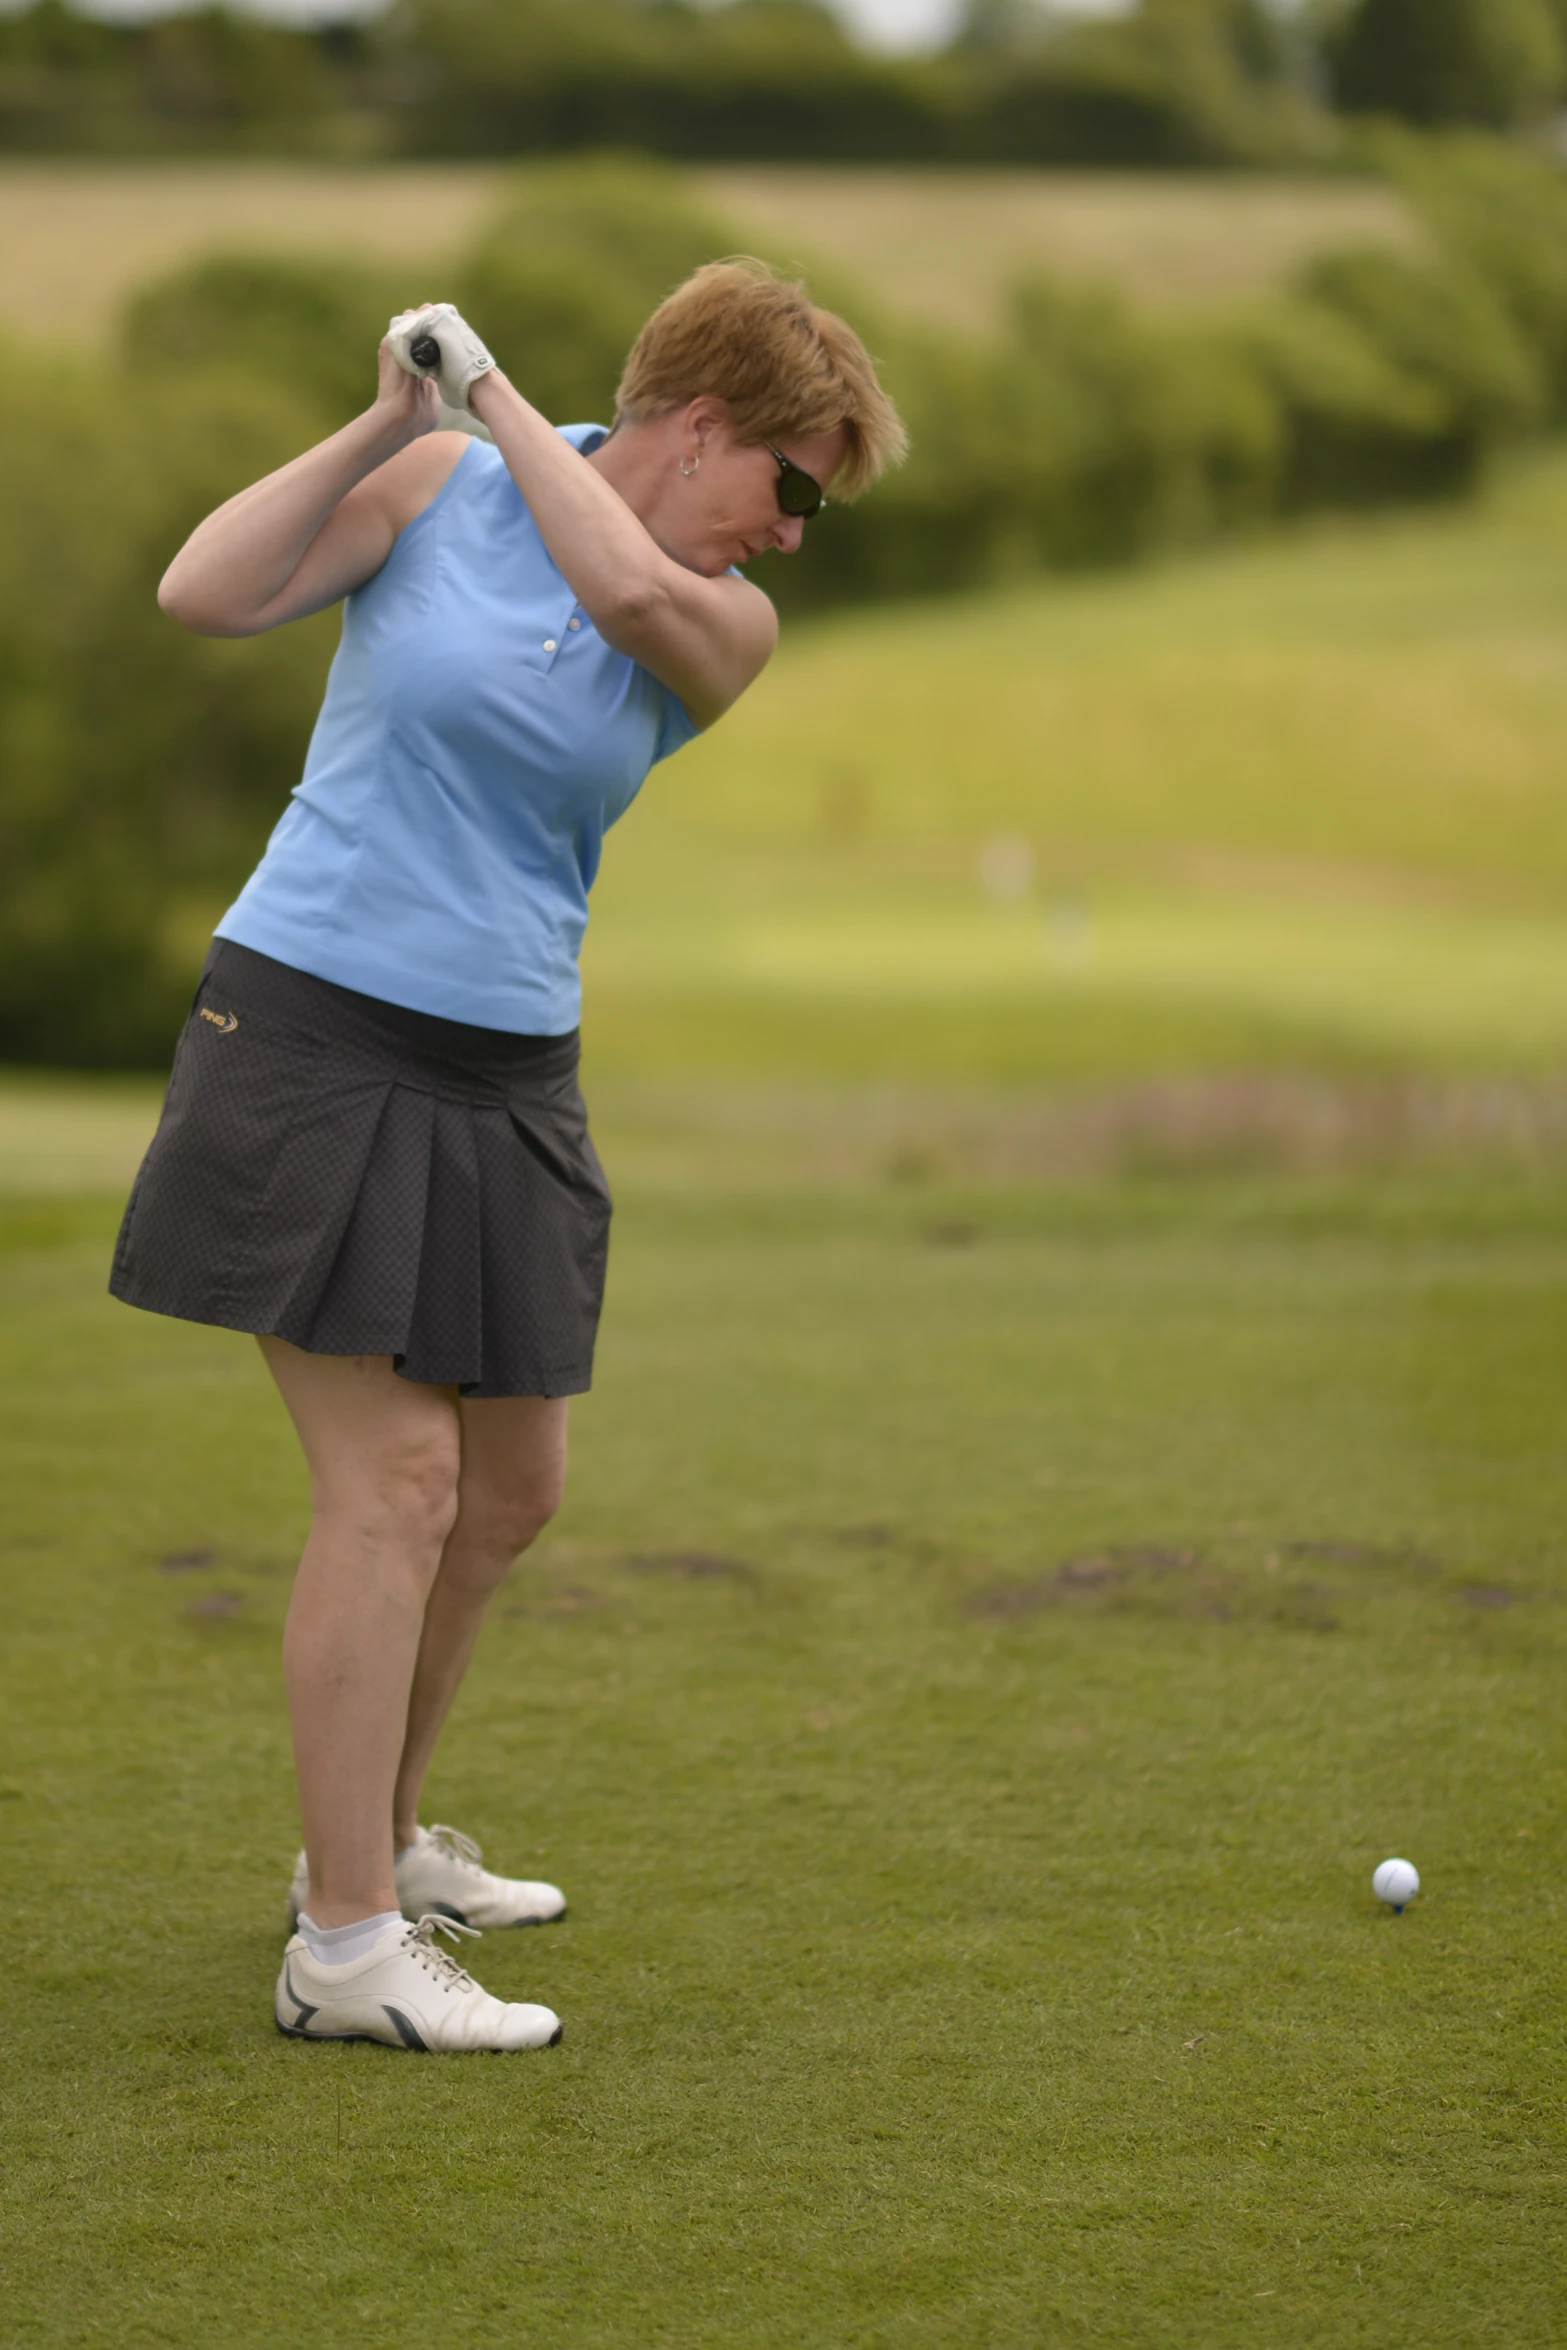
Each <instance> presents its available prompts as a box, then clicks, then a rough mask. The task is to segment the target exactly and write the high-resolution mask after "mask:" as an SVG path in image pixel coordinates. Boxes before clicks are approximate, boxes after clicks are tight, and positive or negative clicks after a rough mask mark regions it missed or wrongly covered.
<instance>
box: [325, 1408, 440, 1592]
mask: <svg viewBox="0 0 1567 2350" xmlns="http://www.w3.org/2000/svg"><path fill="white" fill-rule="evenodd" d="M460 1475H461V1452H460V1447H459V1444H458V1440H457V1433H456V1430H455V1428H454V1427H444V1426H442V1425H440V1424H439V1423H435V1424H432V1425H431V1426H430V1427H429V1428H427V1429H421V1430H419V1431H417V1432H416V1433H414V1434H412V1435H410V1434H408V1433H407V1432H406V1431H404V1432H402V1433H401V1434H400V1435H399V1437H398V1438H397V1439H396V1440H393V1441H388V1442H387V1443H385V1444H382V1445H378V1446H376V1447H374V1448H373V1449H371V1450H368V1451H360V1452H356V1454H355V1455H354V1456H353V1457H352V1458H351V1459H348V1460H342V1461H338V1462H335V1463H333V1464H332V1465H331V1467H330V1468H329V1469H328V1470H327V1471H326V1472H325V1473H324V1474H323V1475H322V1476H321V1477H320V1478H318V1480H317V1501H316V1510H317V1515H318V1516H319V1517H327V1518H333V1519H337V1520H339V1521H341V1520H342V1519H344V1518H349V1519H351V1520H352V1521H353V1523H354V1524H355V1525H356V1526H357V1527H358V1528H359V1529H360V1530H361V1531H362V1532H364V1533H366V1534H368V1535H369V1536H370V1537H371V1539H372V1540H374V1541H375V1542H376V1543H377V1544H380V1545H385V1546H388V1547H392V1548H397V1549H404V1550H407V1551H409V1552H411V1553H412V1554H414V1555H415V1556H417V1557H419V1558H421V1559H424V1560H426V1561H428V1562H429V1564H430V1565H431V1567H432V1568H433V1566H434V1565H435V1564H436V1563H438V1562H439V1559H440V1555H441V1552H442V1549H443V1548H444V1547H445V1544H446V1541H447V1538H448V1536H449V1535H450V1533H451V1531H452V1528H453V1526H454V1525H455V1524H456V1522H457V1512H458V1491H459V1480H460Z"/></svg>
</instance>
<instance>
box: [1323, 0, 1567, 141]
mask: <svg viewBox="0 0 1567 2350" xmlns="http://www.w3.org/2000/svg"><path fill="white" fill-rule="evenodd" d="M1330 56H1331V60H1332V73H1333V87H1334V91H1335V94H1336V96H1337V99H1338V101H1339V103H1340V104H1341V105H1342V106H1344V107H1346V108H1347V109H1348V110H1349V111H1350V112H1352V113H1360V114H1387V115H1395V116H1402V117H1403V118H1404V119H1405V120H1406V121H1409V122H1419V123H1444V122H1454V123H1458V122H1470V123H1490V124H1494V125H1496V126H1498V127H1504V126H1506V125H1509V124H1512V123H1516V122H1519V121H1522V120H1524V119H1525V118H1526V117H1528V116H1529V115H1530V114H1533V113H1537V112H1538V111H1539V110H1540V109H1541V107H1543V106H1544V105H1545V104H1547V103H1548V101H1549V100H1550V99H1552V98H1553V97H1556V96H1558V95H1559V94H1560V92H1561V90H1562V86H1563V81H1564V79H1567V47H1564V39H1563V31H1562V26H1561V23H1560V21H1559V19H1558V17H1557V15H1556V14H1555V12H1554V10H1553V7H1552V0H1356V5H1354V6H1353V7H1352V8H1350V9H1349V10H1348V12H1347V13H1346V14H1345V15H1344V16H1343V17H1342V19H1341V21H1340V22H1339V24H1338V26H1337V28H1336V30H1335V32H1334V34H1333V36H1332V39H1331V42H1330Z"/></svg>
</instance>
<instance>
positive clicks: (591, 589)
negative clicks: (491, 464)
mask: <svg viewBox="0 0 1567 2350" xmlns="http://www.w3.org/2000/svg"><path fill="white" fill-rule="evenodd" d="M468 404H469V406H470V407H471V408H472V410H473V412H474V414H475V415H476V416H477V417H478V418H479V419H480V421H481V422H482V423H483V424H484V425H485V427H486V428H487V430H488V431H489V433H490V435H491V437H492V439H493V440H494V442H495V445H496V447H497V448H498V449H499V450H500V453H501V455H502V457H503V458H504V459H505V461H506V466H507V470H508V471H509V472H510V474H511V476H512V479H513V480H514V481H515V482H516V484H517V487H518V488H519V490H521V492H522V495H523V497H524V498H525V499H526V501H527V504H528V510H529V512H530V513H531V514H532V516H533V519H534V521H535V522H536V523H537V525H538V528H539V534H540V536H541V537H542V539H543V541H544V544H545V545H546V547H548V549H549V551H550V553H551V555H552V556H553V557H554V559H555V562H556V564H557V565H558V566H559V568H560V570H561V572H562V573H563V574H564V576H565V578H566V581H567V583H568V585H569V586H570V588H571V590H572V593H573V594H574V595H575V596H576V598H577V600H578V602H579V603H580V604H581V606H582V609H583V610H584V612H586V613H587V615H588V618H589V619H590V620H591V621H592V623H593V625H594V627H595V628H596V629H597V630H598V632H599V634H600V636H602V637H603V638H604V640H605V641H606V643H608V644H611V645H613V646H614V647H615V648H616V650H617V651H618V652H622V653H629V654H630V655H631V657H632V659H633V660H635V661H640V662H641V664H642V666H643V667H644V668H645V669H649V670H651V671H652V673H653V675H654V676H655V677H656V678H658V679H659V680H660V681H661V683H663V684H664V685H667V686H668V687H670V688H671V690H672V691H673V692H674V693H676V694H678V695H679V697H680V699H681V701H682V702H683V703H684V704H685V706H686V708H687V710H689V711H690V713H691V716H692V717H693V719H694V720H695V721H696V723H697V725H698V726H710V725H711V724H712V723H713V720H714V719H715V718H719V717H721V716H722V715H723V713H724V711H725V710H727V709H728V708H729V706H730V704H731V703H732V702H735V701H738V699H739V697H740V696H741V694H743V693H744V692H745V689H746V687H747V686H748V685H750V684H751V683H752V681H753V679H754V678H756V677H757V676H758V675H759V673H760V672H761V670H762V669H763V668H765V666H766V664H767V661H768V659H769V657H770V655H771V653H772V651H773V648H774V646H775V644H776V643H777V641H778V622H777V617H776V615H775V613H774V611H773V607H772V605H771V604H770V603H769V601H768V599H767V597H766V596H764V595H763V594H762V592H761V590H760V588H757V587H753V586H752V585H751V584H750V582H749V581H748V580H743V579H736V578H734V577H732V576H731V575H730V574H728V573H727V572H726V573H725V574H724V575H723V576H722V577H720V578H718V579H707V578H704V577H703V575H702V574H701V573H700V572H696V571H690V570H688V569H687V568H686V566H685V565H684V564H683V563H677V562H675V561H674V559H673V558H672V557H671V556H669V555H666V554H665V553H664V551H663V549H662V548H661V547H660V546H659V545H658V543H657V541H656V540H655V539H654V538H653V537H652V536H651V535H650V534H649V532H648V531H647V530H646V529H645V528H644V526H643V524H642V523H641V522H640V521H639V520H638V518H637V516H636V515H635V514H633V512H632V511H631V508H630V507H629V506H628V505H627V503H626V501H625V499H624V498H623V497H621V495H620V493H619V491H618V490H616V489H614V488H613V487H612V486H611V484H610V483H609V482H607V481H605V480H604V479H603V477H602V475H600V474H599V473H597V472H596V471H595V470H594V468H593V467H592V466H591V465H584V463H583V462H582V459H581V457H580V456H579V455H578V454H577V452H576V451H575V450H574V449H573V448H572V446H571V444H570V443H569V442H568V441H565V440H563V439H562V438H561V436H560V434H559V433H558V432H557V431H556V429H555V427H554V425H552V424H551V423H550V422H549V420H548V419H547V418H546V417H544V416H541V415H540V413H539V411H538V410H537V409H536V408H533V407H531V406H530V405H529V403H528V402H527V401H526V400H525V399H524V398H523V397H522V395H521V393H520V392H518V391H517V389H516V387H515V386H514V385H513V384H511V383H509V382H508V381H507V379H506V377H505V376H504V375H502V374H501V372H500V370H499V369H498V368H497V369H495V370H493V371H492V372H491V373H490V374H488V375H481V376H480V377H479V379H478V381H477V382H476V383H474V384H473V385H472V386H471V387H470V389H469V393H468Z"/></svg>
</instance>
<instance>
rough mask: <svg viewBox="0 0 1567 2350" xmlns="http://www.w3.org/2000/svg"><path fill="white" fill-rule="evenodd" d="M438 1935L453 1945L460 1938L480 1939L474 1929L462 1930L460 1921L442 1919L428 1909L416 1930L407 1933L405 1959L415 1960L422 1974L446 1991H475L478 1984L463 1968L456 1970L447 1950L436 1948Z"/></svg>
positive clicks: (437, 1913) (409, 1930)
mask: <svg viewBox="0 0 1567 2350" xmlns="http://www.w3.org/2000/svg"><path fill="white" fill-rule="evenodd" d="M437 1934H449V1935H450V1936H451V1939H452V1940H453V1942H455V1941H456V1940H457V1938H458V1936H459V1935H460V1934H465V1935H466V1936H467V1937H468V1939H469V1941H471V1942H477V1941H479V1940H480V1939H481V1935H480V1931H479V1928H478V1927H477V1926H465V1925H464V1924H463V1923H462V1920H461V1919H460V1918H448V1917H443V1916H442V1915H441V1913H440V1911H439V1910H434V1909H427V1910H426V1911H425V1913H424V1915H423V1917H421V1918H420V1920H419V1922H418V1924H417V1925H416V1926H410V1927H409V1929H408V1955H409V1957H410V1958H416V1959H417V1960H418V1961H419V1964H420V1965H421V1966H422V1967H423V1968H424V1970H425V1973H426V1974H428V1975H433V1976H434V1977H435V1980H436V1981H437V1982H438V1983H439V1984H440V1985H441V1986H442V1988H443V1989H445V1990H447V1991H476V1990H477V1989H478V1987H479V1986H478V1984H477V1983H476V1982H475V1981H474V1979H473V1977H472V1975H470V1974H469V1972H468V1970H467V1968H466V1967H463V1966H459V1965H458V1963H457V1961H456V1959H455V1958H453V1956H452V1954H451V1952H450V1951H449V1950H440V1949H437V1947H436V1941H435V1937H436V1935H437Z"/></svg>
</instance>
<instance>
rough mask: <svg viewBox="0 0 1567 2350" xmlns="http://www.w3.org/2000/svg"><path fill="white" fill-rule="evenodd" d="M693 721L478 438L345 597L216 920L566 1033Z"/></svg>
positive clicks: (444, 1005) (377, 977)
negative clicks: (257, 840)
mask: <svg viewBox="0 0 1567 2350" xmlns="http://www.w3.org/2000/svg"><path fill="white" fill-rule="evenodd" d="M562 430H563V433H564V437H565V438H566V439H567V440H569V441H570V442H571V444H572V445H573V447H574V448H578V449H582V450H583V451H588V450H591V449H596V448H597V447H598V445H599V443H600V442H601V441H602V440H603V439H604V438H605V430H604V427H603V426H602V425H597V424H574V425H566V426H564V427H563V428H562ZM696 731H697V729H696V727H695V726H694V725H693V724H692V722H691V720H690V718H689V717H688V716H687V714H686V712H685V710H684V708H683V707H682V705H681V703H680V702H679V700H678V699H677V697H676V696H675V695H674V694H673V693H672V692H671V691H670V690H669V688H668V687H667V686H664V685H661V684H660V683H659V681H658V679H657V678H656V677H653V676H651V675H650V674H649V672H648V671H647V670H646V669H643V668H642V667H641V666H640V665H639V664H638V663H637V662H635V661H633V660H632V659H631V658H630V656H629V655H628V654H625V653H617V652H616V651H615V650H614V649H613V647H612V646H610V645H607V644H605V642H604V640H603V638H602V637H601V636H600V635H599V634H598V632H597V630H596V629H595V628H594V626H593V623H592V621H591V620H590V619H589V618H588V616H587V614H586V613H585V612H584V611H583V610H582V609H581V607H580V606H579V605H578V604H577V602H576V599H575V598H574V597H573V595H572V592H571V589H570V588H569V587H568V586H567V584H566V582H565V580H564V578H563V577H562V576H561V573H560V572H559V570H558V569H557V568H556V565H555V563H554V561H553V559H552V557H551V556H550V554H549V551H548V549H547V548H546V547H545V544H544V541H543V540H542V538H541V537H540V536H539V533H538V530H537V528H536V526H535V524H534V521H533V518H532V516H531V515H530V513H529V512H528V509H527V506H526V504H525V503H524V501H523V498H522V494H521V492H520V491H519V490H518V488H517V485H516V483H515V482H514V481H513V480H512V478H511V475H510V474H509V473H508V472H507V470H506V467H505V463H504V461H503V460H502V458H501V455H500V452H499V450H498V449H495V448H492V447H490V446H488V445H487V444H486V443H484V442H482V441H477V440H473V441H470V442H469V443H468V446H467V448H466V449H465V450H464V451H463V454H462V456H461V457H460V458H459V459H458V461H457V463H456V465H455V466H454V467H453V468H452V471H451V474H450V476H449V477H448V479H447V480H446V482H445V483H443V485H442V487H441V489H440V491H439V493H438V494H437V496H436V497H435V498H433V499H432V500H431V502H430V504H429V505H428V506H426V508H425V509H424V512H423V513H422V514H418V515H416V516H415V517H414V519H413V521H412V522H410V523H409V524H408V525H407V527H406V528H405V529H404V530H402V531H401V532H399V534H398V537H397V540H396V542H395V544H394V545H393V548H392V552H391V554H390V555H389V556H388V557H387V559H386V562H385V563H384V564H383V565H382V567H381V569H380V570H379V571H378V572H377V573H376V575H375V577H374V578H373V579H371V580H367V581H366V583H365V585H364V586H363V587H361V588H356V589H355V591H354V593H353V594H352V595H351V596H350V597H349V598H348V600H347V602H346V604H345V606H344V609H343V636H342V642H341V644H340V645H339V647H338V651H337V655H336V658H335V659H334V660H333V663H332V669H331V674H330V676H329V678H328V680H327V689H326V698H325V700H324V702H323V703H322V707H321V715H320V717H319V719H318V720H317V722H316V729H315V733H314V735H313V736H312V738H311V743H310V750H309V755H308V757H307V758H306V761H305V771H304V776H303V778H302V780H301V781H300V782H299V784H298V785H297V786H296V787H295V790H294V793H293V796H292V798H291V799H290V801H289V804H288V807H287V809H286V810H285V812H284V814H283V816H282V818H281V820H280V821H279V823H278V826H277V828H276V830H275V831H274V833H273V835H272V838H271V840H270V841H269V842H268V844H267V848H266V852H265V854H264V855H263V857H262V860H261V862H260V864H259V865H258V866H257V868H256V870H255V872H254V873H253V874H252V875H251V877H250V879H249V881H248V882H247V883H246V884H245V887H244V889H243V890H242V891H241V892H240V895H239V896H238V898H237V899H236V900H235V902H234V904H233V905H232V906H231V907H230V908H229V910H228V912H227V913H226V914H225V915H224V917H223V919H222V921H221V922H220V923H219V924H218V926H217V935H218V936H219V937H220V938H231V939H235V940H237V941H238V943H239V944H240V945H241V946H247V947H253V948H254V949H255V950H256V952H257V953H258V954H263V955H271V956H272V957H274V959H275V960H276V961H278V962H280V963H290V964H292V965H293V966H294V968H295V969H296V970H300V971H308V972H311V973H313V974H314V975H315V977H316V978H318V979H331V980H335V981H336V982H337V984H338V985H339V986H340V987H351V988H355V989H357V990H358V991H359V993H360V994H362V995H370V996H379V997H380V998H381V999H382V1000H383V1001H384V1002H386V1003H390V1004H401V1005H403V1006H405V1007H406V1008H407V1009H408V1010H411V1011H416V1012H434V1013H437V1014H439V1015H440V1016H441V1017H442V1018H444V1019H448V1020H464V1021H469V1022H471V1023H473V1024H474V1025H476V1026H478V1027H481V1028H501V1029H509V1030H511V1031H513V1032H514V1033H517V1034H520V1035H532V1036H562V1035H565V1034H566V1033H567V1032H568V1031H569V1030H571V1029H573V1028H575V1027H576V1025H577V1020H578V1014H579V1009H580V1005H581V985H580V981H579V979H578V975H577V954H578V950H579V948H580V947H581V944H582V934H583V931H584V930H585V928H586V927H587V918H588V891H589V889H590V887H591V886H592V882H593V878H594V875H595V874H596V873H597V871H598V866H599V857H600V853H601V850H602V847H603V840H604V834H605V831H606V830H607V828H608V827H609V826H610V825H611V824H613V823H614V822H615V820H616V818H617V817H618V816H623V815H624V814H625V812H626V810H627V808H628V807H629V806H630V805H631V802H632V801H633V799H634V798H635V797H636V795H637V792H638V790H639V789H640V787H641V784H642V780H643V778H644V776H645V775H646V774H647V772H648V769H649V768H650V767H651V766H653V764H654V762H655V761H656V760H659V759H663V758H667V757H668V755H669V753H670V752H671V751H676V750H679V749H680V747H681V745H682V744H683V743H687V742H689V741H690V739H691V737H692V736H693V735H694V734H695V733H696Z"/></svg>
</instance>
